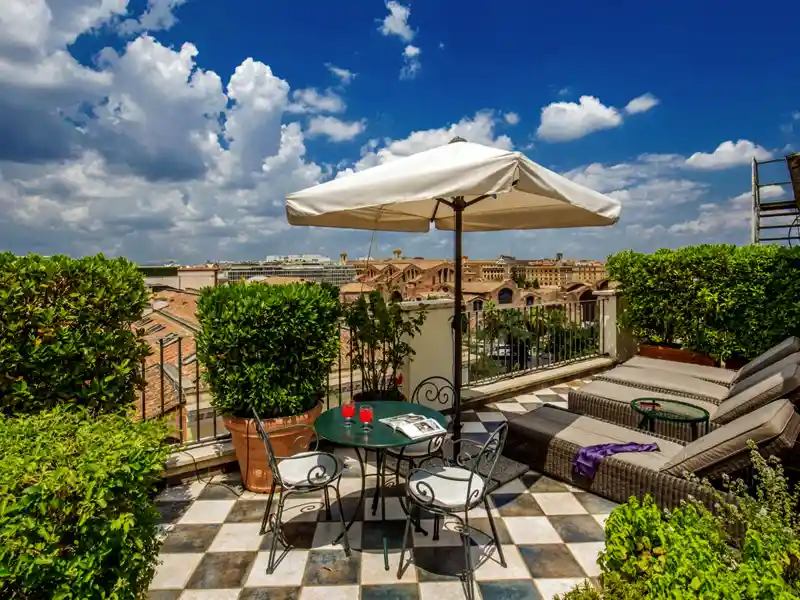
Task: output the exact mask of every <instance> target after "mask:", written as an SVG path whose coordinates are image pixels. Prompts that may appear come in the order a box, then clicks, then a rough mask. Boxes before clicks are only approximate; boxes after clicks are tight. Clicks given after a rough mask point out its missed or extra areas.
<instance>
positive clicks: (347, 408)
mask: <svg viewBox="0 0 800 600" xmlns="http://www.w3.org/2000/svg"><path fill="white" fill-rule="evenodd" d="M342 416H343V417H344V425H345V427H350V425H352V424H353V417H355V416H356V405H355V404H353V403H352V402H349V403H348V404H342Z"/></svg>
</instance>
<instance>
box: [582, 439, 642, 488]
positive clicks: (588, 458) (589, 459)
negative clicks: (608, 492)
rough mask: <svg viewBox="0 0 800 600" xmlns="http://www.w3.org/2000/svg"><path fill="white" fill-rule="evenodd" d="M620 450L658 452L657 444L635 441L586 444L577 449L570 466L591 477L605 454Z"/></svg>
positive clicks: (619, 451)
mask: <svg viewBox="0 0 800 600" xmlns="http://www.w3.org/2000/svg"><path fill="white" fill-rule="evenodd" d="M621 452H658V446H657V445H656V444H637V443H636V442H628V443H627V444H597V445H596V446H586V447H585V448H581V449H580V450H578V454H577V455H576V456H575V458H574V459H573V460H572V468H573V469H574V470H575V472H576V473H577V474H578V475H583V476H584V477H588V478H589V479H591V478H592V477H594V474H595V471H597V467H599V466H600V461H601V460H603V459H604V458H605V457H606V456H611V455H612V454H619V453H621Z"/></svg>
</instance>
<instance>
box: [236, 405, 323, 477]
mask: <svg viewBox="0 0 800 600" xmlns="http://www.w3.org/2000/svg"><path fill="white" fill-rule="evenodd" d="M321 412H322V402H320V403H319V404H317V405H316V406H315V407H314V408H312V409H311V410H309V411H307V412H304V413H303V414H301V415H295V416H292V417H278V418H275V419H264V420H263V424H264V430H265V431H266V432H267V434H268V435H269V441H270V444H271V445H272V449H273V450H274V452H275V453H276V454H277V455H278V456H288V455H290V454H294V453H297V452H302V451H304V450H308V445H309V443H310V442H311V430H309V429H299V430H298V429H295V430H291V429H290V430H287V431H281V432H278V433H272V432H273V431H275V430H276V429H280V428H281V427H288V426H290V425H313V424H314V421H316V420H317V417H319V415H320V413H321ZM223 421H224V423H225V427H226V428H227V429H228V431H230V432H231V442H232V443H233V449H234V450H235V451H236V460H237V461H238V462H239V470H240V471H241V473H242V483H243V484H244V487H245V488H247V489H248V490H250V491H251V492H261V493H264V492H268V491H269V488H270V486H271V485H272V469H270V466H269V459H268V458H267V449H266V447H265V445H264V441H263V440H262V439H261V438H260V437H259V435H258V429H256V424H255V422H254V420H253V419H245V418H241V417H229V416H225V417H223ZM298 438H299V439H298Z"/></svg>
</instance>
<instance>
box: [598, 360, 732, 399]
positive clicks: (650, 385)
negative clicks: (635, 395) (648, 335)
mask: <svg viewBox="0 0 800 600" xmlns="http://www.w3.org/2000/svg"><path fill="white" fill-rule="evenodd" d="M597 378H598V379H603V380H605V381H614V382H617V383H621V384H623V385H631V386H635V387H640V388H642V389H655V390H663V391H667V392H671V393H673V394H676V395H679V396H688V397H695V398H707V399H709V400H711V401H712V402H714V403H715V404H719V403H720V402H721V401H722V400H724V399H725V398H727V397H728V394H729V393H730V390H729V389H728V386H725V385H719V384H717V383H711V382H710V381H704V380H702V379H698V378H697V377H692V376H690V375H682V374H680V373H670V372H669V371H661V370H658V369H638V368H636V367H627V366H624V365H623V366H620V367H616V368H614V369H611V370H610V371H606V372H605V373H602V374H600V375H598V376H597Z"/></svg>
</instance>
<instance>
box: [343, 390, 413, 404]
mask: <svg viewBox="0 0 800 600" xmlns="http://www.w3.org/2000/svg"><path fill="white" fill-rule="evenodd" d="M387 400H390V401H391V400H394V401H397V402H405V401H406V397H405V396H404V395H403V393H402V392H401V391H400V390H394V391H390V392H376V391H372V390H370V391H368V392H358V393H357V394H353V402H386V401H387Z"/></svg>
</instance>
